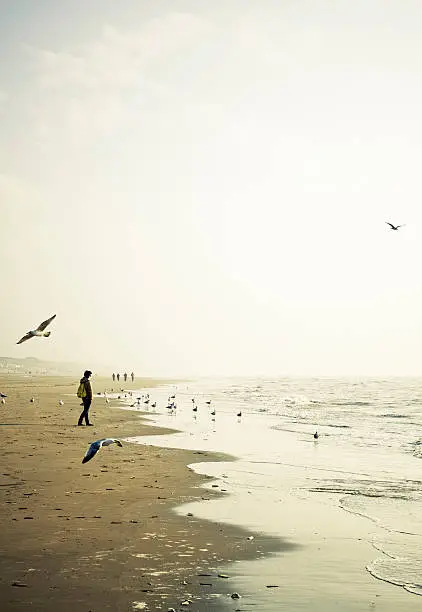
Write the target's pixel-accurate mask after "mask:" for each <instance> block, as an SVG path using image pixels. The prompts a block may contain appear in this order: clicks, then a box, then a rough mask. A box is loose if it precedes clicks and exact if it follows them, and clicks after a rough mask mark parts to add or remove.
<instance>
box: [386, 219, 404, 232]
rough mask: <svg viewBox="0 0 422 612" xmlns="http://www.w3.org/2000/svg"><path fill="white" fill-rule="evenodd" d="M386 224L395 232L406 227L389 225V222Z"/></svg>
mask: <svg viewBox="0 0 422 612" xmlns="http://www.w3.org/2000/svg"><path fill="white" fill-rule="evenodd" d="M386 224H387V225H389V226H390V228H391V229H392V230H395V231H397V230H398V229H399V227H404V225H393V224H392V223H389V221H386Z"/></svg>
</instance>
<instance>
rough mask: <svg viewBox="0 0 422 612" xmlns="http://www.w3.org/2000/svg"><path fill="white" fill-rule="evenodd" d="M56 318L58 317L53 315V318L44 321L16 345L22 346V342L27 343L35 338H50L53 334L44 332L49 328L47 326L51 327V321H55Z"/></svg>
mask: <svg viewBox="0 0 422 612" xmlns="http://www.w3.org/2000/svg"><path fill="white" fill-rule="evenodd" d="M55 318H56V315H53V316H52V317H50V318H49V319H47V320H46V321H43V322H42V323H41V324H40V325H38V327H37V329H34V330H31V331H29V332H28V333H27V334H25V336H23V338H21V339H20V340H19V342H17V343H16V344H22V342H25V340H29V339H30V338H34V336H45V337H46V338H48V336H49V335H50V334H51V332H49V331H48V332H45V331H44V330H45V328H46V327H47V325H50V323H51V321H52V320H53V319H55Z"/></svg>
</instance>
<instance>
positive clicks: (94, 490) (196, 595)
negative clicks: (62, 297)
mask: <svg viewBox="0 0 422 612" xmlns="http://www.w3.org/2000/svg"><path fill="white" fill-rule="evenodd" d="M78 382H79V380H78V377H74V378H70V377H23V376H22V377H18V376H13V375H3V376H0V391H2V392H4V393H6V394H7V395H8V397H7V400H6V404H4V405H3V404H0V410H1V421H0V422H1V425H2V429H1V432H2V462H1V470H0V472H1V474H0V493H1V496H2V503H1V513H2V514H1V522H2V536H1V557H0V603H1V610H2V611H3V612H8V611H12V610H13V611H17V610H28V609H29V608H31V610H34V611H38V610H39V611H43V612H44V611H45V612H53V611H54V612H57V610H60V612H67V611H70V610H72V612H75V611H76V612H79V611H84V612H88V611H92V612H97V611H98V612H100V611H104V610H113V611H120V610H122V611H126V610H134V609H145V610H168V608H169V607H173V608H175V609H176V610H179V609H195V610H199V609H204V610H205V609H206V610H217V609H218V608H219V601H220V600H221V598H223V599H225V600H228V601H230V602H231V600H230V599H229V594H230V593H231V589H230V579H226V578H218V577H217V573H218V568H219V567H222V566H223V564H224V562H226V561H228V560H235V559H241V558H243V559H246V558H253V557H254V556H255V555H257V554H258V552H259V551H262V550H263V549H264V548H266V549H268V550H270V549H272V550H279V549H280V548H281V546H282V543H281V542H280V541H278V540H277V541H276V540H271V539H269V538H268V539H265V538H260V540H259V545H258V544H255V543H254V542H250V541H248V540H247V539H246V536H247V535H248V534H247V533H246V532H244V531H243V530H241V529H237V528H235V527H232V526H226V525H219V524H215V523H211V522H207V521H203V520H198V519H196V518H195V517H189V516H178V515H177V514H176V513H174V512H172V508H174V507H175V506H176V505H180V504H181V503H184V502H186V501H190V500H194V499H199V498H201V497H202V498H205V499H206V498H210V497H212V496H213V495H219V494H218V493H213V492H209V491H205V490H203V489H201V488H200V485H201V483H202V482H203V481H204V477H201V476H198V475H197V474H195V473H193V472H192V471H191V470H189V469H188V468H187V467H186V466H187V464H189V463H192V462H194V461H195V460H196V459H200V461H206V460H207V458H208V459H209V460H213V461H214V460H216V458H217V457H216V455H211V454H208V453H200V455H201V456H200V457H197V453H193V452H188V451H180V450H174V449H159V448H156V447H152V446H143V445H136V444H129V443H125V444H124V446H123V448H119V447H117V446H116V445H112V446H110V447H108V448H104V449H102V450H101V451H100V452H99V453H98V454H97V455H96V457H94V458H93V459H92V460H91V461H90V462H89V463H87V464H84V465H83V464H82V463H81V461H82V457H83V455H84V454H85V451H86V449H87V447H88V444H89V443H90V442H91V441H93V440H96V439H99V438H103V437H108V436H111V437H119V438H124V437H126V436H135V435H136V436H139V435H143V434H148V435H150V434H151V433H154V432H155V433H162V432H163V431H164V430H162V429H157V428H152V427H151V426H149V425H147V424H145V422H143V420H142V419H141V418H140V415H139V413H136V412H131V411H127V410H120V409H119V408H118V404H119V402H118V401H115V402H114V405H113V402H112V403H111V404H106V402H105V400H104V397H94V401H93V407H92V408H91V420H92V422H93V423H94V427H77V426H76V423H77V419H78V416H79V414H80V411H81V407H80V405H79V404H80V400H79V399H78V398H77V397H76V390H77V386H78ZM153 384H154V381H151V380H143V381H139V380H137V381H135V383H134V384H132V383H122V381H120V385H121V386H123V385H124V387H125V389H131V388H133V389H134V388H138V389H139V388H140V387H141V386H148V387H150V386H152V385H153ZM111 386H113V385H112V383H111V381H110V380H105V379H99V378H96V379H94V380H93V387H94V393H96V392H97V391H103V390H104V389H105V388H110V387H111ZM114 386H115V388H117V383H115V384H114ZM69 394H70V395H69ZM31 397H34V398H35V402H34V403H30V398H31ZM60 399H61V400H63V401H64V405H63V406H60V405H59V400H60ZM225 459H226V460H227V457H225ZM200 574H211V575H208V576H206V575H205V576H204V575H203V576H201V575H200ZM218 594H220V595H221V597H220V598H219V597H218ZM189 598H190V599H191V600H192V602H193V603H192V604H191V605H190V606H189V607H188V606H186V607H185V606H181V605H180V604H181V602H183V601H185V600H187V599H189ZM144 604H145V605H144ZM234 604H235V602H233V605H234ZM231 607H232V609H235V608H236V607H237V606H236V605H234V607H233V606H231Z"/></svg>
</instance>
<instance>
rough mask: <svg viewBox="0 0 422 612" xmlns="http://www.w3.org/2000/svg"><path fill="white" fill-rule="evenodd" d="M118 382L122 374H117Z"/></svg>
mask: <svg viewBox="0 0 422 612" xmlns="http://www.w3.org/2000/svg"><path fill="white" fill-rule="evenodd" d="M116 378H117V380H120V374H119V373H118V372H117V376H116Z"/></svg>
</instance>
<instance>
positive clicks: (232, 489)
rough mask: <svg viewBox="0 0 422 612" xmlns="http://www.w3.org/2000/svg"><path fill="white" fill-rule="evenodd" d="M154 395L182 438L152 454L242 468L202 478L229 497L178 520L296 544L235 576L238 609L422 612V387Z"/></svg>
mask: <svg viewBox="0 0 422 612" xmlns="http://www.w3.org/2000/svg"><path fill="white" fill-rule="evenodd" d="M146 392H149V394H150V404H151V403H153V402H156V403H157V407H156V408H149V405H147V404H145V403H144V398H143V399H142V400H141V408H142V410H144V409H145V408H146V409H147V411H148V412H150V413H151V414H150V417H149V418H151V420H152V421H153V423H154V424H157V425H160V426H165V427H171V428H174V429H177V430H178V433H174V434H171V435H165V436H149V437H147V438H145V437H143V438H140V439H139V442H140V443H142V444H153V445H157V446H167V447H172V448H186V449H195V450H202V451H218V452H224V453H228V454H230V455H233V456H234V457H236V461H232V462H215V463H200V462H199V463H195V464H194V465H192V466H190V467H191V468H192V469H194V470H196V471H198V472H200V473H203V474H208V475H209V476H212V477H213V478H214V480H212V481H209V482H207V483H206V485H204V488H207V487H208V488H211V487H213V486H214V488H219V489H220V490H221V491H223V493H224V495H222V496H221V498H220V499H217V500H209V501H202V502H195V503H194V504H188V505H185V506H183V507H181V508H179V509H178V510H177V511H178V512H182V513H187V512H192V513H193V514H194V515H195V516H198V517H202V518H206V519H210V520H214V521H218V522H225V523H231V524H237V525H242V526H244V527H246V528H248V529H250V530H251V532H253V533H255V534H257V535H256V536H255V537H259V534H260V533H265V534H268V535H276V536H278V537H280V538H282V539H284V540H285V541H286V542H287V543H290V544H293V545H294V546H293V547H292V549H291V550H290V549H289V551H288V552H283V553H280V554H279V555H271V556H269V557H268V556H266V555H265V554H264V553H263V554H262V557H261V558H259V559H257V560H256V561H244V562H239V563H236V562H233V563H232V564H231V565H230V566H228V567H226V568H225V570H226V571H227V572H228V573H230V575H231V576H232V584H233V590H235V591H237V592H239V593H240V594H242V599H241V604H242V605H241V606H240V605H239V604H236V605H237V608H236V605H235V603H234V602H229V603H228V604H227V605H228V607H229V609H250V608H249V607H248V606H255V609H257V610H258V609H259V610H260V611H261V610H268V611H270V610H271V611H274V610H315V609H319V608H321V609H323V610H324V611H325V612H329V611H331V610H338V609H339V608H340V607H341V609H342V610H347V611H348V610H350V611H357V610H368V609H377V610H382V611H383V612H384V611H387V610H388V611H389V610H391V611H393V610H401V609H403V610H413V609H415V610H416V607H418V609H419V607H420V605H421V600H420V599H419V597H418V596H420V595H422V553H421V550H422V379H410V378H385V379H381V378H379V379H364V378H356V379H354V378H347V379H329V378H310V379H299V378H297V379H294V378H285V379H264V378H259V379H255V378H250V379H220V380H211V379H204V380H198V381H194V382H187V383H180V384H178V385H163V386H162V387H158V388H153V389H149V390H145V389H143V390H142V391H139V392H138V395H139V396H140V395H141V394H145V393H146ZM136 395H137V394H136V393H134V396H136ZM172 395H175V398H174V399H169V398H170V396H172ZM193 399H194V400H195V405H196V406H197V411H196V412H194V411H193V406H194V402H193V401H192V400H193ZM173 401H174V402H175V404H176V409H175V410H171V409H168V408H167V406H168V405H169V403H171V402H173ZM206 402H211V403H210V404H207V403H206ZM212 412H215V414H214V415H213V414H212ZM239 413H241V416H237V415H238V414H239ZM315 432H318V438H317V439H315V438H314V433H315ZM245 546H247V542H245ZM269 587H272V588H269ZM233 605H234V606H235V607H233Z"/></svg>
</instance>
